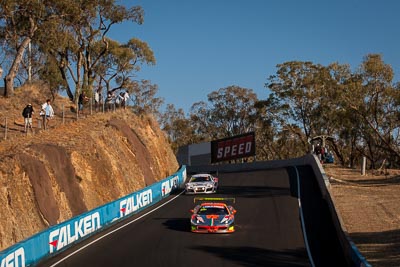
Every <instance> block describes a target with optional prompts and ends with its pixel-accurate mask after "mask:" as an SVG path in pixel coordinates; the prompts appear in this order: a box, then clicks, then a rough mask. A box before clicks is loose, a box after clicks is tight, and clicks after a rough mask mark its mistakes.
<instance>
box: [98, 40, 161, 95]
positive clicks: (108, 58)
mask: <svg viewBox="0 0 400 267" xmlns="http://www.w3.org/2000/svg"><path fill="white" fill-rule="evenodd" d="M106 40H107V42H106V43H107V45H108V48H107V51H106V52H105V53H104V54H103V56H102V58H101V60H100V62H101V64H99V65H98V66H96V67H95V68H94V73H96V75H97V76H98V77H99V78H98V79H99V81H100V82H99V85H98V86H99V87H103V85H104V87H105V89H106V92H114V91H118V90H121V89H124V90H127V91H129V92H130V93H133V94H138V97H139V98H143V96H141V95H140V94H139V92H140V90H138V89H140V88H146V86H139V83H138V81H135V77H136V75H135V74H136V72H138V71H139V70H140V67H141V65H142V64H148V65H154V64H155V62H156V60H155V57H154V53H153V51H152V50H151V48H150V47H149V46H148V44H147V43H146V42H143V41H141V40H139V39H137V38H132V39H131V40H129V41H128V42H127V43H125V44H121V43H119V42H116V41H113V40H110V39H108V38H107V39H106ZM103 46H104V43H103V42H98V43H97V44H96V46H95V49H94V51H96V52H97V53H101V51H103ZM96 52H95V53H94V54H95V55H97V53H96ZM141 83H142V85H144V84H145V83H146V82H141ZM147 87H149V86H147ZM153 91H154V90H153ZM156 91H157V89H156V90H155V92H156ZM150 97H154V94H152V95H150Z"/></svg>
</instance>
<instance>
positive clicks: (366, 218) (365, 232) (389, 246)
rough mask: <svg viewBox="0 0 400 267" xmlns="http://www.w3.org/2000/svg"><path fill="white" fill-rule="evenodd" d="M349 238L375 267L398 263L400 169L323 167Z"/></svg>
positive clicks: (399, 251)
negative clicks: (365, 170) (365, 171)
mask: <svg viewBox="0 0 400 267" xmlns="http://www.w3.org/2000/svg"><path fill="white" fill-rule="evenodd" d="M324 168H325V171H326V173H327V175H328V176H329V177H330V180H331V185H332V186H331V192H332V194H333V197H334V201H335V205H336V208H337V209H338V211H339V213H340V215H341V217H342V220H343V223H344V225H345V227H346V230H347V232H348V234H349V236H350V238H351V239H352V240H353V241H354V243H355V244H356V245H357V247H358V249H359V250H360V252H361V254H362V255H363V256H364V257H365V258H366V259H367V260H368V262H369V263H370V264H371V265H372V266H374V267H398V266H400V205H399V203H400V171H399V170H385V171H384V172H377V171H368V172H367V174H366V175H364V176H363V175H361V171H360V170H356V169H349V168H341V167H338V166H334V165H326V166H324Z"/></svg>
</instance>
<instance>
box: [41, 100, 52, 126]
mask: <svg viewBox="0 0 400 267" xmlns="http://www.w3.org/2000/svg"><path fill="white" fill-rule="evenodd" d="M40 116H42V118H43V127H44V129H45V130H46V129H48V127H49V121H50V119H52V118H53V117H54V109H53V107H52V106H51V104H50V99H47V100H46V103H44V104H43V105H42V110H41V111H40Z"/></svg>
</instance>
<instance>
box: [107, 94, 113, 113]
mask: <svg viewBox="0 0 400 267" xmlns="http://www.w3.org/2000/svg"><path fill="white" fill-rule="evenodd" d="M112 101H113V95H112V93H111V92H110V91H109V92H107V98H106V106H107V110H108V111H111V107H112Z"/></svg>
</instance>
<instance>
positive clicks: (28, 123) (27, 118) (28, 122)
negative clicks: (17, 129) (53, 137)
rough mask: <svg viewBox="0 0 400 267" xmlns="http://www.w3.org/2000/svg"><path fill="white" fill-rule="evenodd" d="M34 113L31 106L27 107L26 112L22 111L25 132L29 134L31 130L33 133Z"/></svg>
mask: <svg viewBox="0 0 400 267" xmlns="http://www.w3.org/2000/svg"><path fill="white" fill-rule="evenodd" d="M33 113H34V111H33V107H32V105H31V104H28V105H26V107H25V108H24V110H23V111H22V116H23V117H24V131H25V133H27V132H28V130H29V128H30V129H31V131H32V132H33V129H32V114H33Z"/></svg>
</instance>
